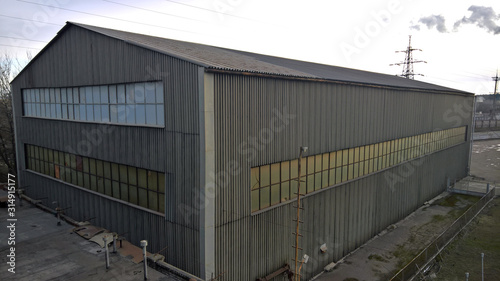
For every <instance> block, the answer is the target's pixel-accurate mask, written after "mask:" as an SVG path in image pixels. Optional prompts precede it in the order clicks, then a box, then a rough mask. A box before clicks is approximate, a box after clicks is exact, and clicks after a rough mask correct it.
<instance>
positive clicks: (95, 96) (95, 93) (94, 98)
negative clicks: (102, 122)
mask: <svg viewBox="0 0 500 281" xmlns="http://www.w3.org/2000/svg"><path fill="white" fill-rule="evenodd" d="M99 95H100V93H99V86H94V87H92V101H93V103H99V101H100V100H101V99H100V97H99Z"/></svg>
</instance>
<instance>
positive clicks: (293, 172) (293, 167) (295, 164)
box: [290, 159, 299, 179]
mask: <svg viewBox="0 0 500 281" xmlns="http://www.w3.org/2000/svg"><path fill="white" fill-rule="evenodd" d="M298 169H299V160H298V159H295V160H292V161H290V177H291V178H292V179H296V178H298V177H299V170H298Z"/></svg>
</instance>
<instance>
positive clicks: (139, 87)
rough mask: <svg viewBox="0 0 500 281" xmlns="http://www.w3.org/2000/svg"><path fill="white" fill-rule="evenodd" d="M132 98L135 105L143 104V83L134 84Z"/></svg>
mask: <svg viewBox="0 0 500 281" xmlns="http://www.w3.org/2000/svg"><path fill="white" fill-rule="evenodd" d="M134 86H135V91H134V98H135V103H144V100H145V97H144V95H145V93H144V83H135V85H134Z"/></svg>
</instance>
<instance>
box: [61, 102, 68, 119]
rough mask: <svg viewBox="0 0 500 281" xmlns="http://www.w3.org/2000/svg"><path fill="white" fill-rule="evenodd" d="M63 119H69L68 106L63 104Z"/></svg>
mask: <svg viewBox="0 0 500 281" xmlns="http://www.w3.org/2000/svg"><path fill="white" fill-rule="evenodd" d="M62 118H63V119H68V106H67V105H66V104H62Z"/></svg>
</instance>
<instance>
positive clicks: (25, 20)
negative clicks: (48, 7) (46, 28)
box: [0, 15, 63, 26]
mask: <svg viewBox="0 0 500 281" xmlns="http://www.w3.org/2000/svg"><path fill="white" fill-rule="evenodd" d="M0 17H6V18H11V19H16V20H24V21H32V22H39V23H43V24H49V25H55V26H63V25H62V24H57V23H51V22H45V21H39V20H30V19H23V18H18V17H12V16H6V15H0Z"/></svg>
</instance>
